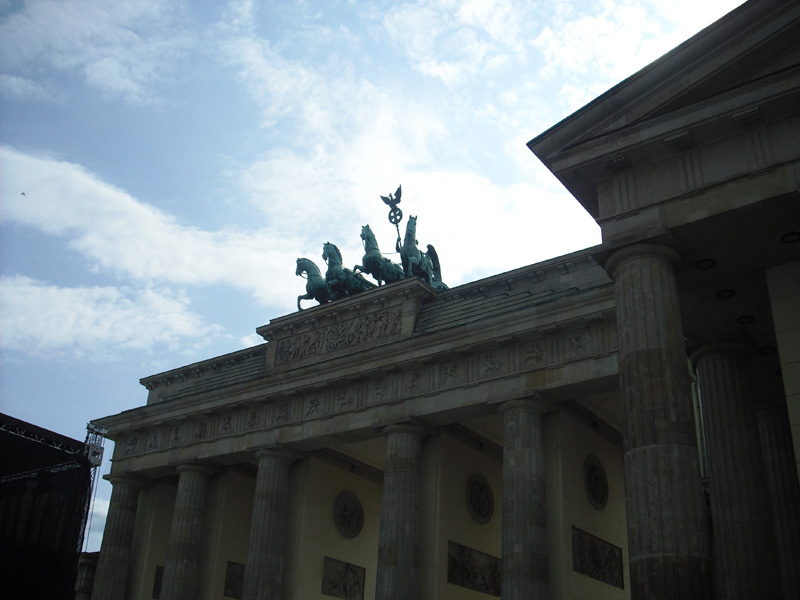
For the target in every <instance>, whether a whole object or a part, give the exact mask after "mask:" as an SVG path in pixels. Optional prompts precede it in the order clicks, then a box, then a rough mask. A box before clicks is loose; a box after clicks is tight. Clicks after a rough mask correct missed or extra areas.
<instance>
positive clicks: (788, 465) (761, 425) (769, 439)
mask: <svg viewBox="0 0 800 600" xmlns="http://www.w3.org/2000/svg"><path fill="white" fill-rule="evenodd" d="M757 414H758V429H759V433H760V437H761V450H762V453H763V457H764V474H765V475H766V479H767V489H768V490H769V496H770V506H771V508H772V522H773V523H774V530H775V538H776V541H777V550H778V562H779V564H780V568H781V580H782V581H783V594H784V597H785V598H786V599H787V600H788V599H789V598H791V597H792V594H795V593H797V590H800V569H798V565H800V485H798V481H797V469H796V468H795V462H794V445H793V443H792V431H791V428H790V427H789V414H788V411H787V410H786V406H770V407H765V408H759V409H758V410H757Z"/></svg>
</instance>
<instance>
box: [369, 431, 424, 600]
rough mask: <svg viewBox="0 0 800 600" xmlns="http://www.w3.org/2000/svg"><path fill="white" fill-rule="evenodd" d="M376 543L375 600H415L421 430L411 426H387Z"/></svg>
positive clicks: (417, 581) (416, 597) (417, 592)
mask: <svg viewBox="0 0 800 600" xmlns="http://www.w3.org/2000/svg"><path fill="white" fill-rule="evenodd" d="M383 432H384V435H385V436H386V460H385V470H384V475H383V497H382V503H381V530H380V538H379V542H378V573H377V583H376V586H375V598H376V600H416V599H418V598H419V597H420V594H421V591H420V587H419V584H420V580H419V569H420V564H419V544H420V506H419V503H420V452H421V444H422V437H423V436H424V433H425V432H424V430H423V429H421V428H419V427H416V426H414V425H390V426H388V427H386V428H385V429H384V430H383Z"/></svg>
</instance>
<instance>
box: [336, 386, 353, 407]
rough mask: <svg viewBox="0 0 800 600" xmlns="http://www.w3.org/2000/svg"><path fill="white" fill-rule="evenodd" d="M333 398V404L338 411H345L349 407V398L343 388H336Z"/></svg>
mask: <svg viewBox="0 0 800 600" xmlns="http://www.w3.org/2000/svg"><path fill="white" fill-rule="evenodd" d="M333 400H334V406H336V410H338V411H345V410H347V409H348V408H350V399H349V398H348V397H347V392H345V391H344V390H336V393H335V394H334V396H333Z"/></svg>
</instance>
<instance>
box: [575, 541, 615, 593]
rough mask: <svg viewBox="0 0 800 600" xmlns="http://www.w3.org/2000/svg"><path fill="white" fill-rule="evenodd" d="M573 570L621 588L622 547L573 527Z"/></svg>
mask: <svg viewBox="0 0 800 600" xmlns="http://www.w3.org/2000/svg"><path fill="white" fill-rule="evenodd" d="M572 570H573V571H575V572H577V573H580V574H582V575H586V576H587V577H591V578H592V579H597V580H598V581H602V582H603V583H607V584H608V585H613V586H614V587H618V588H620V589H624V588H625V583H624V581H625V580H624V578H623V576H622V548H620V547H619V546H615V545H614V544H611V543H609V542H607V541H605V540H603V539H600V538H599V537H597V536H594V535H592V534H591V533H587V532H585V531H583V530H582V529H578V528H577V527H573V528H572Z"/></svg>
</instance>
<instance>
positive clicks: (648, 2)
mask: <svg viewBox="0 0 800 600" xmlns="http://www.w3.org/2000/svg"><path fill="white" fill-rule="evenodd" d="M740 3H741V2H740V1H739V0H715V1H706V2H696V1H695V0H603V1H584V2H581V1H571V0H549V1H546V2H545V1H539V2H537V1H521V0H520V1H517V0H495V1H492V0H472V1H469V0H464V1H457V0H430V1H422V0H420V1H418V2H412V1H409V2H388V1H378V0H375V1H372V2H369V1H365V2H359V1H355V0H354V1H344V0H325V1H322V0H319V1H297V2H257V1H252V2H248V1H236V0H232V1H230V2H223V1H222V0H220V1H211V0H204V1H201V0H197V1H191V2H190V1H188V0H187V1H183V2H182V1H179V0H163V1H162V0H126V1H125V2H113V1H111V0H103V1H101V0H70V1H68V2H66V1H60V0H59V1H54V0H30V1H26V2H17V1H11V0H0V411H2V412H5V413H8V414H11V415H12V416H14V417H17V418H19V419H23V420H26V421H30V422H32V423H35V424H37V425H40V426H42V427H45V428H48V429H52V430H54V431H57V432H59V433H62V434H64V435H68V436H71V437H74V438H78V439H83V438H84V437H85V435H86V429H85V428H86V423H87V422H88V421H90V420H91V419H94V418H97V417H102V416H106V415H110V414H115V413H118V412H120V411H122V410H127V409H130V408H133V407H136V406H140V405H142V404H144V403H145V401H146V390H145V389H144V388H143V387H141V386H140V385H139V383H138V381H139V379H140V378H141V377H145V376H148V375H152V374H155V373H158V372H160V371H164V370H167V369H171V368H175V367H179V366H181V365H185V364H189V363H191V362H195V361H198V360H203V359H205V358H210V357H213V356H215V355H218V354H222V353H226V352H231V351H234V350H238V349H240V348H243V347H246V346H248V345H253V344H256V343H260V342H261V341H262V340H261V339H260V338H259V337H258V336H256V335H255V328H256V327H258V326H260V325H263V324H265V323H267V322H268V321H269V320H270V319H272V318H276V317H279V316H282V315H284V314H287V313H289V312H293V311H294V310H296V306H295V305H296V299H297V296H298V295H299V294H302V293H304V281H303V280H302V279H300V278H298V277H296V276H295V275H294V269H295V259H296V258H297V257H300V256H306V257H309V258H311V259H312V260H314V261H315V262H316V263H317V264H318V265H319V266H320V268H321V269H322V270H323V271H324V262H323V261H322V259H321V252H322V244H323V242H325V241H331V242H334V243H336V244H337V245H338V246H339V247H340V249H341V250H342V254H343V256H344V261H345V264H346V265H347V266H350V265H355V264H356V263H359V262H360V259H361V257H362V255H363V249H362V247H361V243H360V239H359V234H360V231H361V226H362V225H364V224H367V223H368V224H370V225H371V227H372V229H373V231H375V233H376V236H377V238H378V242H379V243H380V245H381V248H382V249H383V250H384V251H385V252H386V251H389V250H391V249H392V247H393V245H394V241H395V237H396V233H395V230H394V227H393V226H392V225H390V224H389V223H388V221H387V208H386V206H385V205H384V204H383V203H382V202H381V200H380V198H379V196H380V195H387V194H388V193H389V192H393V191H394V190H395V189H396V187H397V185H398V184H402V185H403V200H402V203H401V205H400V206H401V208H402V209H403V212H404V213H405V214H406V215H410V214H413V215H417V216H418V225H417V237H418V239H419V241H420V243H421V245H422V246H425V245H427V244H429V243H430V244H433V245H434V246H435V247H436V249H437V252H438V254H439V257H440V260H441V263H442V271H443V278H444V281H445V282H446V283H447V284H448V285H450V286H451V287H453V286H456V285H459V284H461V283H466V282H469V281H473V280H475V279H479V278H481V277H484V276H488V275H492V274H495V273H498V272H502V271H506V270H509V269H513V268H516V267H520V266H523V265H526V264H530V263H533V262H537V261H539V260H544V259H547V258H552V257H554V256H558V255H561V254H566V253H568V252H572V251H575V250H579V249H581V248H585V247H588V246H592V245H595V244H597V243H599V242H600V234H599V230H598V228H597V226H596V225H595V224H594V222H593V221H592V219H591V218H590V217H589V216H588V215H587V214H586V213H585V212H584V211H583V209H582V208H581V207H580V205H579V204H578V203H577V202H576V201H575V200H574V199H573V198H572V197H571V196H570V195H569V194H567V193H566V191H564V190H563V188H562V187H561V186H560V184H559V183H558V182H557V181H556V180H555V178H553V177H552V175H550V173H549V172H548V171H547V170H546V169H545V168H544V167H543V166H542V165H541V164H540V163H539V161H538V160H537V159H536V157H534V156H533V154H531V153H530V151H529V150H528V149H527V148H526V146H525V143H526V142H527V141H528V140H530V139H531V138H533V137H535V136H536V135H538V134H539V133H541V132H543V131H544V130H546V129H547V128H549V127H550V126H552V125H554V124H555V123H557V122H558V121H560V120H561V119H562V118H564V117H565V116H567V115H569V114H570V113H572V112H573V111H574V110H576V109H578V108H580V107H581V106H583V105H584V104H586V103H587V102H589V101H590V100H592V99H593V98H595V97H596V96H598V95H599V94H601V93H602V92H604V91H606V90H607V89H609V88H610V87H612V86H613V85H615V84H616V83H618V82H619V81H621V80H623V79H624V78H625V77H627V76H629V75H631V74H633V73H634V72H636V71H637V70H638V69H640V68H642V67H643V66H645V65H646V64H648V63H649V62H651V61H652V60H654V59H656V58H658V57H659V56H661V55H662V54H664V53H665V52H667V51H668V50H670V49H671V48H673V47H674V46H676V45H677V44H679V43H680V42H682V41H684V40H685V39H687V38H688V37H690V36H691V35H693V34H694V33H696V32H697V31H699V30H700V29H702V28H703V27H705V26H706V25H708V24H710V23H712V22H713V21H715V20H716V19H718V18H719V17H721V16H722V15H724V14H725V13H727V12H729V11H730V10H732V9H733V8H735V6H737V5H738V4H740ZM404 225H405V221H404V222H403V223H402V224H401V229H402V227H403V226H404ZM311 304H313V303H307V305H311ZM111 446H112V444H110V443H109V444H108V446H107V451H106V452H107V456H110V451H111ZM109 468H110V465H109V463H108V461H107V460H106V462H105V463H104V465H103V467H102V472H103V473H107V472H108V470H109ZM109 497H110V486H109V485H108V484H107V483H103V484H102V485H101V486H100V488H99V490H98V493H97V501H96V506H95V513H96V517H95V518H94V519H93V524H92V535H91V537H90V540H89V549H91V550H96V549H98V548H99V543H100V534H101V532H102V523H103V520H104V513H105V510H106V508H107V504H108V498H109Z"/></svg>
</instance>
